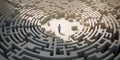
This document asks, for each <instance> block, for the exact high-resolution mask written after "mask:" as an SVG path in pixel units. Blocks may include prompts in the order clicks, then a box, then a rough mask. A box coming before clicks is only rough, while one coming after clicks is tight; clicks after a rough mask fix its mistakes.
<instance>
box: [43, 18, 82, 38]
mask: <svg viewBox="0 0 120 60" xmlns="http://www.w3.org/2000/svg"><path fill="white" fill-rule="evenodd" d="M59 24H60V26H61V30H60V33H59V31H58V26H59ZM72 26H75V27H76V30H72ZM42 28H45V31H46V32H47V33H48V34H52V33H54V35H55V36H56V37H60V38H61V39H64V40H68V38H69V36H70V35H72V34H74V33H75V32H77V31H82V29H83V25H80V23H79V22H77V21H76V20H74V19H73V21H72V22H70V21H68V20H66V19H65V18H60V19H55V18H52V19H51V20H50V21H48V22H47V23H45V24H44V25H42Z"/></svg>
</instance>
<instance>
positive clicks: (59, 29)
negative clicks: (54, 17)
mask: <svg viewBox="0 0 120 60" xmlns="http://www.w3.org/2000/svg"><path fill="white" fill-rule="evenodd" d="M60 31H61V26H60V24H59V25H58V32H59V33H60Z"/></svg>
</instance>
